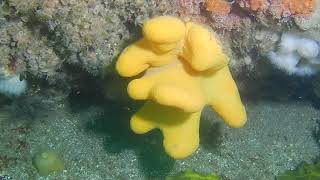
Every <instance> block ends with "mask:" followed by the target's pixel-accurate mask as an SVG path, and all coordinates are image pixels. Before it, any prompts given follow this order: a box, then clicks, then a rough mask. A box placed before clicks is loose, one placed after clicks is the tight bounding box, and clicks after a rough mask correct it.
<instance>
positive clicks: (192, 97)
mask: <svg viewBox="0 0 320 180" xmlns="http://www.w3.org/2000/svg"><path fill="white" fill-rule="evenodd" d="M149 71H150V69H148V70H147V72H146V74H145V75H144V76H143V77H142V78H140V79H135V80H133V81H131V82H130V83H129V85H128V93H129V96H130V97H132V98H133V99H136V100H147V99H149V100H153V101H154V102H157V103H159V104H161V105H165V106H172V107H176V108H180V109H181V110H182V111H185V112H196V111H199V110H201V109H202V107H203V106H204V105H205V97H204V96H203V91H202V89H201V85H200V83H199V81H198V80H197V79H195V78H193V77H192V76H191V75H190V74H188V73H187V71H186V70H185V67H184V65H183V64H182V63H179V61H178V62H177V63H175V64H172V65H170V66H164V67H159V68H153V69H152V72H149Z"/></svg>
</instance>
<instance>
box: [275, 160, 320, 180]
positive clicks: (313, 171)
mask: <svg viewBox="0 0 320 180" xmlns="http://www.w3.org/2000/svg"><path fill="white" fill-rule="evenodd" d="M318 179H320V161H317V162H316V163H314V164H308V163H303V164H301V165H300V166H299V167H298V168H297V169H295V170H289V171H286V172H284V173H283V174H280V175H278V176H277V180H318Z"/></svg>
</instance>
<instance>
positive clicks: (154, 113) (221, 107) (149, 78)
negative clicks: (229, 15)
mask: <svg viewBox="0 0 320 180" xmlns="http://www.w3.org/2000/svg"><path fill="white" fill-rule="evenodd" d="M227 64H228V57H227V56H226V55H225V54H224V53H223V50H222V47H221V44H220V42H219V40H218V39H217V37H216V36H215V34H214V33H213V32H210V31H209V30H207V29H206V28H205V27H203V26H201V25H199V24H196V23H193V22H186V23H185V22H183V21H181V20H180V19H178V18H175V17H170V16H160V17H155V18H153V19H151V20H149V21H147V22H145V24H144V26H143V38H142V39H141V40H139V41H137V42H135V43H133V44H132V45H130V46H129V47H127V48H126V49H125V50H124V51H123V52H122V54H121V55H120V57H119V59H118V61H117V64H116V69H117V71H118V73H119V74H120V75H121V76H124V77H131V76H135V75H138V74H140V73H142V72H144V74H143V76H142V77H141V78H138V79H135V80H133V81H131V82H130V83H129V85H128V93H129V95H130V97H131V98H133V99H135V100H147V101H146V103H145V104H144V106H143V107H142V108H141V109H140V110H139V111H138V112H137V113H136V114H134V115H133V117H132V118H131V128H132V130H133V131H134V132H136V133H138V134H143V133H146V132H148V131H150V130H152V129H155V128H159V129H160V130H161V131H162V133H163V136H164V140H163V145H164V148H165V151H166V152H167V153H168V154H169V155H170V156H171V157H173V158H175V159H181V158H185V157H187V156H189V155H191V154H192V153H193V152H194V151H195V150H196V149H197V147H198V145H199V123H200V115H201V111H202V109H203V108H204V106H205V105H210V106H211V107H212V108H213V109H214V110H215V111H216V112H217V113H218V114H219V115H220V116H221V117H222V119H223V120H224V121H225V122H226V123H227V124H228V125H229V126H231V127H235V128H237V127H242V126H243V125H244V124H245V122H246V112H245V108H244V106H243V104H242V103H241V99H240V96H239V93H238V89H237V86H236V84H235V82H234V80H233V79H232V76H231V74H230V71H229V68H228V66H227Z"/></svg>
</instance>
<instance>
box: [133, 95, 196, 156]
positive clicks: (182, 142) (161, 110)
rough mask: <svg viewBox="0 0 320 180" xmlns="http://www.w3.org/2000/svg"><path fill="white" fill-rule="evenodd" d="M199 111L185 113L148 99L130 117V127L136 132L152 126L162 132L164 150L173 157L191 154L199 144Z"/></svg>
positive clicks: (145, 130)
mask: <svg viewBox="0 0 320 180" xmlns="http://www.w3.org/2000/svg"><path fill="white" fill-rule="evenodd" d="M200 115H201V111H198V112H195V113H185V112H183V111H181V110H178V109H176V108H174V107H170V106H162V105H159V104H157V103H154V102H151V101H148V102H146V103H145V105H144V106H143V107H142V108H141V109H140V110H139V111H138V112H137V113H136V114H135V115H133V117H132V119H131V129H132V130H133V131H134V132H135V133H138V134H143V133H146V132H148V131H150V130H152V129H154V128H159V129H160V130H161V131H162V132H163V137H164V139H163V146H164V149H165V151H166V152H167V153H168V154H169V155H170V156H171V157H174V158H175V159H182V158H185V157H187V156H189V155H190V154H192V153H193V152H194V151H195V150H196V149H197V148H198V146H199V121H200Z"/></svg>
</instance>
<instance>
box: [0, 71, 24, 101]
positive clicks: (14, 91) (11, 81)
mask: <svg viewBox="0 0 320 180" xmlns="http://www.w3.org/2000/svg"><path fill="white" fill-rule="evenodd" d="M26 90H27V82H26V81H25V80H22V81H21V80H20V78H19V76H18V75H15V76H12V77H8V78H5V79H0V93H1V94H3V95H6V96H9V97H12V96H20V95H21V94H23V93H24V92H26Z"/></svg>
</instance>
